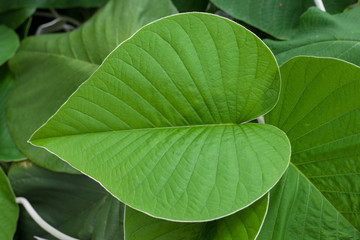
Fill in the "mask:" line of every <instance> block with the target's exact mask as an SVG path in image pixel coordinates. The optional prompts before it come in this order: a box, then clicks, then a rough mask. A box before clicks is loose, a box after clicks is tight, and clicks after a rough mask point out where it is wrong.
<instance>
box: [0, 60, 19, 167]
mask: <svg viewBox="0 0 360 240" xmlns="http://www.w3.org/2000/svg"><path fill="white" fill-rule="evenodd" d="M14 86H15V80H14V79H13V77H12V75H11V73H10V71H9V70H8V69H7V68H6V67H1V68H0V161H14V160H22V159H24V158H25V157H24V156H23V155H22V154H21V153H20V152H19V150H18V149H17V148H16V146H15V144H14V142H13V140H12V138H11V136H10V133H9V130H8V128H7V125H6V118H5V106H6V101H7V99H8V97H9V94H10V91H11V90H12V89H13V87H14Z"/></svg>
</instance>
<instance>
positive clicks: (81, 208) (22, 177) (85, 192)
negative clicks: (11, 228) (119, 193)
mask: <svg viewBox="0 0 360 240" xmlns="http://www.w3.org/2000/svg"><path fill="white" fill-rule="evenodd" d="M9 179H10V182H11V185H12V186H13V188H14V191H15V193H16V195H17V196H22V197H25V198H27V199H28V200H29V202H30V203H31V204H32V205H33V207H34V208H35V210H36V211H37V212H38V213H39V215H40V216H41V217H42V218H43V219H44V220H45V221H46V222H48V223H49V224H51V225H52V226H54V227H55V228H57V229H59V230H60V231H62V232H63V233H66V234H68V235H70V236H72V237H75V238H79V239H89V240H90V239H91V240H113V239H123V234H124V233H123V228H122V224H123V216H124V205H123V204H122V203H121V202H119V201H118V200H117V199H115V198H114V197H112V196H111V195H110V194H109V193H108V192H106V191H105V190H104V189H103V188H102V187H101V186H100V185H99V184H98V183H96V182H95V181H93V180H92V179H90V178H88V177H86V176H80V175H72V174H66V173H55V172H51V171H48V170H46V169H44V168H40V167H37V166H36V165H33V164H32V163H30V162H21V163H18V164H15V165H13V166H12V167H11V168H10V171H9ZM17 234H18V237H19V239H24V240H32V239H34V238H33V236H34V235H35V236H39V237H42V238H46V239H49V240H51V239H56V238H54V237H53V236H51V235H50V234H49V233H47V232H45V231H44V230H42V229H41V228H40V227H39V226H38V225H37V224H36V223H35V222H34V221H33V220H32V219H31V218H30V216H29V215H28V214H27V212H26V211H24V209H23V208H21V211H20V220H19V225H18V231H17Z"/></svg>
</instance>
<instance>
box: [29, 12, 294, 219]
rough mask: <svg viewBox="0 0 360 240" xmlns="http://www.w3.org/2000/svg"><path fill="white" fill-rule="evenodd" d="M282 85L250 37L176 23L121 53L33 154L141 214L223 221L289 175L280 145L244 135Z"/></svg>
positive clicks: (266, 132)
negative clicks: (50, 157) (44, 155)
mask: <svg viewBox="0 0 360 240" xmlns="http://www.w3.org/2000/svg"><path fill="white" fill-rule="evenodd" d="M159 49H161V51H159ZM279 80H280V79H279V72H278V67H277V64H276V62H275V59H274V56H273V55H272V53H271V52H270V51H269V50H268V48H267V47H266V46H265V45H264V44H263V43H262V42H261V41H260V40H259V39H258V38H257V37H256V36H255V35H253V34H252V33H250V32H249V31H248V30H246V29H244V28H242V27H241V26H240V25H238V24H236V23H234V22H232V21H229V20H227V19H224V18H221V17H218V16H215V15H210V14H201V13H189V14H180V15H175V16H172V17H168V18H164V19H162V20H160V21H156V22H154V23H152V24H150V25H148V26H146V27H144V28H142V29H141V30H140V31H138V32H137V33H136V34H135V35H134V36H133V37H132V38H131V39H129V40H127V41H125V42H124V43H122V44H121V45H120V46H119V47H118V48H117V49H116V50H115V51H113V52H112V54H110V55H109V56H108V57H107V59H106V60H105V61H104V63H103V64H102V66H101V67H100V68H99V69H98V70H97V71H96V72H95V73H94V74H93V75H92V77H91V78H90V79H89V80H88V81H86V82H85V83H84V84H83V85H82V86H81V87H80V88H79V89H78V90H77V91H76V92H75V93H74V94H73V95H72V97H71V98H70V99H69V100H68V101H67V102H66V103H65V104H64V105H63V106H62V107H61V109H60V110H59V111H58V112H57V114H56V115H54V116H53V117H52V118H51V119H50V120H49V121H48V122H47V123H46V125H45V126H43V127H42V128H41V129H40V130H38V131H37V132H36V133H35V134H34V135H33V136H32V139H31V142H32V143H33V144H35V145H38V146H43V147H45V148H46V149H48V150H49V151H51V152H54V153H55V154H57V155H58V156H60V157H61V158H62V159H65V160H66V161H68V162H69V163H70V164H71V165H73V166H74V167H75V168H78V169H80V170H81V171H83V172H85V173H86V174H88V175H90V176H92V177H93V178H95V179H97V180H98V181H99V182H101V183H102V184H103V185H104V186H105V187H106V188H107V189H108V190H109V191H110V192H111V193H113V194H114V195H115V196H117V197H118V198H119V199H120V200H122V201H123V202H125V203H126V204H128V205H130V206H132V207H134V208H136V209H140V210H141V211H145V212H147V213H149V214H151V215H153V216H157V217H161V218H166V219H172V220H181V221H202V220H210V219H216V218H219V217H222V216H225V215H228V214H231V213H233V212H236V211H238V210H240V209H242V208H244V207H246V206H248V205H250V204H251V203H253V202H254V201H255V200H257V199H259V198H260V197H261V196H263V195H264V194H265V193H266V192H267V191H268V190H269V189H270V188H271V187H272V186H273V185H274V184H275V183H276V182H277V181H278V180H279V178H280V176H281V175H282V174H283V172H284V170H285V169H286V167H287V165H288V162H289V153H290V146H289V142H288V140H287V137H286V135H285V134H284V133H282V132H281V131H279V130H278V129H277V128H274V127H272V126H269V125H264V124H241V123H243V122H246V121H248V120H251V119H253V118H256V117H258V116H259V115H262V114H264V113H266V112H268V111H269V110H270V109H271V108H272V107H273V106H274V104H275V103H276V101H277V98H278V92H279V84H280V81H279Z"/></svg>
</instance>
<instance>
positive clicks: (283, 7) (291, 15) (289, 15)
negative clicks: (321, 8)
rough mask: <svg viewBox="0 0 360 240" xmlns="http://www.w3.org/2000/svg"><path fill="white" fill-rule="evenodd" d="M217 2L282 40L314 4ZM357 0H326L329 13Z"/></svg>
mask: <svg viewBox="0 0 360 240" xmlns="http://www.w3.org/2000/svg"><path fill="white" fill-rule="evenodd" d="M211 1H212V2H213V3H214V4H215V5H217V6H218V7H219V8H221V9H222V10H224V11H225V12H227V13H229V14H230V15H231V16H233V17H235V18H237V19H240V20H242V21H244V22H246V23H248V24H250V25H252V26H254V27H257V28H259V29H260V30H262V31H264V32H267V33H269V34H270V35H272V36H274V37H276V38H279V39H289V38H291V37H292V36H293V35H294V34H295V33H296V31H297V26H298V24H299V20H300V16H301V15H302V14H303V13H304V12H305V11H306V10H307V9H308V8H309V7H311V6H314V5H315V3H314V1H313V0H297V1H293V0H267V1H263V0H211ZM353 2H354V0H343V1H337V0H324V5H325V7H326V10H327V11H328V12H330V13H336V12H342V11H343V10H344V9H345V8H346V7H347V6H348V5H349V4H351V3H353Z"/></svg>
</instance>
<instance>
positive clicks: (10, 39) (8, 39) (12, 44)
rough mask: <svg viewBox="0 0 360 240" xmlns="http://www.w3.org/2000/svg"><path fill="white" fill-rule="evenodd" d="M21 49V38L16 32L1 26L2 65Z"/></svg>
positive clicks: (0, 57)
mask: <svg viewBox="0 0 360 240" xmlns="http://www.w3.org/2000/svg"><path fill="white" fill-rule="evenodd" d="M18 47H19V38H18V36H17V35H16V33H15V32H14V30H12V29H10V28H8V27H6V26H4V25H0V65H2V64H3V63H5V62H6V61H7V60H9V58H11V57H12V56H14V54H15V51H16V49H17V48H18Z"/></svg>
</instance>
